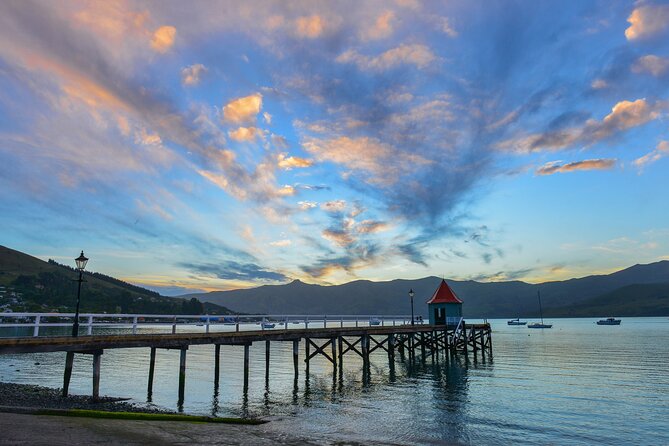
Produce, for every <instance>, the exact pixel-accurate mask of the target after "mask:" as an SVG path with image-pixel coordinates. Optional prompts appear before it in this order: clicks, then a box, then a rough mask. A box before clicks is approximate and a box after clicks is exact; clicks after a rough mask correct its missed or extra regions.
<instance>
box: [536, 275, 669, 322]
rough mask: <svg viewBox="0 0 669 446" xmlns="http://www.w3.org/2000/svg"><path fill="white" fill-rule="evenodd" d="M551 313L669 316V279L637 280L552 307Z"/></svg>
mask: <svg viewBox="0 0 669 446" xmlns="http://www.w3.org/2000/svg"><path fill="white" fill-rule="evenodd" d="M546 315H547V316H553V317H580V316H595V315H597V316H603V317H604V316H627V317H633V316H667V315H669V283H653V284H634V285H628V286H624V287H621V288H618V289H617V290H615V291H612V292H610V293H606V294H603V295H601V296H598V297H595V298H594V299H588V300H586V301H584V302H582V303H580V304H577V305H572V306H569V307H562V308H552V309H549V310H547V311H546Z"/></svg>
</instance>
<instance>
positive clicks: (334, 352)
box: [330, 338, 337, 370]
mask: <svg viewBox="0 0 669 446" xmlns="http://www.w3.org/2000/svg"><path fill="white" fill-rule="evenodd" d="M330 344H332V366H333V368H334V369H335V370H337V338H332V339H330Z"/></svg>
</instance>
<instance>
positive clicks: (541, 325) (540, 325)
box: [527, 291, 553, 328]
mask: <svg viewBox="0 0 669 446" xmlns="http://www.w3.org/2000/svg"><path fill="white" fill-rule="evenodd" d="M537 298H538V299H539V316H541V322H533V323H531V324H527V328H553V324H544V312H543V310H542V309H541V294H540V293H539V291H537Z"/></svg>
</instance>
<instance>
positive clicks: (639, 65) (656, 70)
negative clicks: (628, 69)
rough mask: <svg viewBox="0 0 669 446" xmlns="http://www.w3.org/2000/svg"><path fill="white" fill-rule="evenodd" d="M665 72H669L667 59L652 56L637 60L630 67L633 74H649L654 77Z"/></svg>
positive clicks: (668, 59) (668, 60)
mask: <svg viewBox="0 0 669 446" xmlns="http://www.w3.org/2000/svg"><path fill="white" fill-rule="evenodd" d="M667 70H669V58H666V57H658V56H654V55H652V54H649V55H647V56H642V57H640V58H638V59H637V60H636V62H634V65H632V71H633V72H635V73H650V74H652V75H653V76H655V77H659V76H662V75H663V74H664V73H666V72H667Z"/></svg>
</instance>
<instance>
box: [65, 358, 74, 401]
mask: <svg viewBox="0 0 669 446" xmlns="http://www.w3.org/2000/svg"><path fill="white" fill-rule="evenodd" d="M73 364H74V352H67V354H66V356H65V374H64V375H63V397H67V395H68V391H69V389H70V378H72V365H73Z"/></svg>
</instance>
